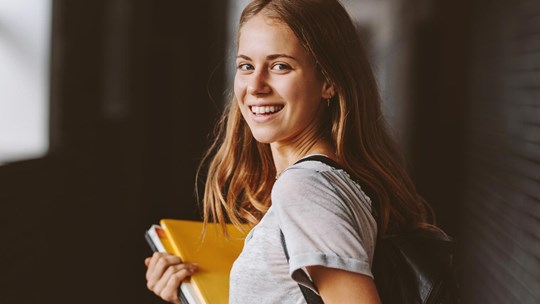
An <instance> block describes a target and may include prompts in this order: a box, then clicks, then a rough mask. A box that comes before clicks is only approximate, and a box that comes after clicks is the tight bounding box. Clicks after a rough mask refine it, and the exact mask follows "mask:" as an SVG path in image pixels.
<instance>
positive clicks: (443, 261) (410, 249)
mask: <svg viewBox="0 0 540 304" xmlns="http://www.w3.org/2000/svg"><path fill="white" fill-rule="evenodd" d="M310 160H315V161H320V162H323V163H325V164H327V165H329V166H331V167H334V168H337V169H342V170H343V168H341V166H339V165H338V164H337V163H336V162H334V161H333V160H331V159H329V158H328V157H325V156H322V155H313V156H309V157H306V158H303V159H301V160H299V161H298V162H297V163H300V162H304V161H310ZM376 207H377V206H376V205H375V206H374V208H373V210H378V208H376ZM374 217H375V219H376V220H378V216H377V214H374ZM281 243H282V245H283V249H284V251H285V256H286V257H287V261H288V260H289V254H288V252H287V246H286V244H285V238H284V236H283V233H281ZM452 258H453V241H452V239H451V238H450V237H448V236H447V235H445V234H444V233H442V232H440V231H437V230H433V229H430V228H417V229H415V230H413V231H411V232H409V233H406V234H402V235H398V236H393V237H389V238H385V239H381V238H378V239H377V244H376V246H375V255H374V260H373V267H372V272H373V277H374V279H375V285H376V286H377V292H378V293H379V297H380V298H381V302H382V303H383V304H454V303H459V301H458V290H457V284H456V281H455V278H454V266H453V261H452ZM304 275H305V273H304ZM299 286H300V290H301V291H302V294H303V295H304V298H305V299H306V301H307V303H308V304H319V303H323V301H322V299H321V297H320V296H319V295H317V294H316V293H315V292H313V291H312V290H311V289H309V288H307V287H305V286H303V285H301V284H299Z"/></svg>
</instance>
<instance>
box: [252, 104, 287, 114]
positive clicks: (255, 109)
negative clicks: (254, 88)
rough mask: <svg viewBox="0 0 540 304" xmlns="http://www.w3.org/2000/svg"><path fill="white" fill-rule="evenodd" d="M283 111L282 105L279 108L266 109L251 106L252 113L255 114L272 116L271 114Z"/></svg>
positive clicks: (268, 107) (265, 107) (269, 107)
mask: <svg viewBox="0 0 540 304" xmlns="http://www.w3.org/2000/svg"><path fill="white" fill-rule="evenodd" d="M281 109H283V106H281V105H279V106H264V107H259V106H251V112H252V113H253V114H271V113H275V112H278V111H280V110H281Z"/></svg>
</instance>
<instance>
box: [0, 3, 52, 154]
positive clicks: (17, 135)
mask: <svg viewBox="0 0 540 304" xmlns="http://www.w3.org/2000/svg"><path fill="white" fill-rule="evenodd" d="M51 6H52V3H51V0H24V1H13V0H0V163H5V162H9V161H15V160H20V159H28V158H35V157H40V156H42V155H43V154H45V153H46V152H47V150H48V145H49V143H48V141H49V138H48V137H49V130H48V129H49V127H48V125H49V51H50V40H51V39H50V36H51Z"/></svg>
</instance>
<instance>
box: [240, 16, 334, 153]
mask: <svg viewBox="0 0 540 304" xmlns="http://www.w3.org/2000/svg"><path fill="white" fill-rule="evenodd" d="M236 66H237V71H236V76H235V79H234V94H235V97H236V99H237V101H238V105H239V107H240V110H241V112H242V116H243V117H244V119H245V121H246V122H247V124H248V126H249V128H250V130H251V132H252V134H253V136H254V137H255V139H256V140H257V141H259V142H262V143H270V144H277V145H290V144H296V143H298V142H299V141H302V140H303V139H305V138H309V137H310V136H312V135H314V134H316V133H317V129H318V127H319V125H320V123H321V120H322V113H323V112H324V111H325V108H326V102H322V99H323V98H324V99H327V98H330V97H331V95H330V94H329V93H330V92H329V90H330V88H328V86H327V85H325V81H324V80H323V79H322V76H320V74H319V73H318V72H317V68H316V64H315V60H314V59H313V58H312V56H311V55H310V54H309V53H308V52H307V51H306V50H305V49H304V48H303V47H302V45H301V44H300V42H299V41H298V38H297V37H296V36H295V35H294V33H293V32H292V31H291V29H290V28H289V27H288V26H287V25H285V24H284V23H282V22H279V21H276V20H272V19H269V18H267V17H265V16H264V14H263V13H259V14H257V15H256V16H254V17H253V18H251V19H250V20H248V21H247V22H246V23H245V24H244V25H243V26H242V28H241V30H240V37H239V43H238V56H237V59H236Z"/></svg>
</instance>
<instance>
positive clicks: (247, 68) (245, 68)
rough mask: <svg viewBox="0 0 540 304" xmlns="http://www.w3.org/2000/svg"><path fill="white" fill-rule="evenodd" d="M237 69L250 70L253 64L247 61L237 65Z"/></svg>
mask: <svg viewBox="0 0 540 304" xmlns="http://www.w3.org/2000/svg"><path fill="white" fill-rule="evenodd" d="M238 69H239V70H241V71H250V70H253V66H252V65H251V64H248V63H243V64H239V65H238Z"/></svg>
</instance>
